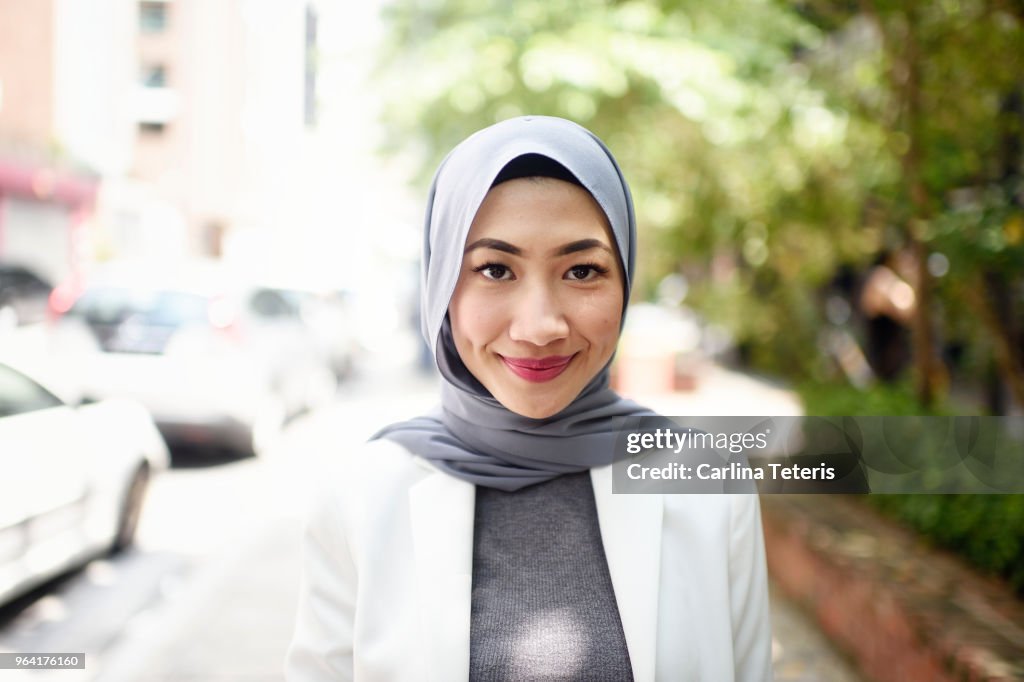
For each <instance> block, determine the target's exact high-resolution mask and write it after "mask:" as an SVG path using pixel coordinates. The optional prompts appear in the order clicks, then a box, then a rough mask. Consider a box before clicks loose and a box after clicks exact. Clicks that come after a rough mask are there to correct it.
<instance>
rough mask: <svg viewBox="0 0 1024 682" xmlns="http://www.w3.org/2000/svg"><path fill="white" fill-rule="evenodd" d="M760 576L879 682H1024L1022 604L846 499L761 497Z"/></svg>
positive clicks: (1004, 589) (1000, 586) (998, 585)
mask: <svg viewBox="0 0 1024 682" xmlns="http://www.w3.org/2000/svg"><path fill="white" fill-rule="evenodd" d="M761 504H762V510H763V517H764V533H765V542H766V545H767V558H768V570H769V572H770V573H771V575H772V578H773V579H774V581H775V582H776V584H778V586H779V587H780V588H782V590H783V591H784V592H785V593H786V594H787V595H788V596H789V597H790V598H792V599H793V600H794V601H796V602H797V603H798V604H800V605H802V606H803V607H804V608H805V609H806V610H807V611H808V612H809V613H811V615H812V616H813V617H814V619H815V620H816V621H817V623H818V624H819V626H820V627H821V629H822V631H823V632H824V633H825V634H826V635H827V636H828V637H829V638H830V639H831V640H832V641H833V642H834V643H835V644H836V646H837V647H839V648H840V649H842V650H843V651H845V652H846V653H847V654H848V655H850V656H851V657H852V658H853V659H854V660H855V661H856V662H857V664H858V666H859V667H860V669H861V671H862V672H863V673H864V674H865V675H867V676H868V677H869V678H870V679H872V680H877V681H878V682H889V681H890V680H891V681H892V682H897V681H899V682H902V681H904V680H934V681H935V682H945V681H950V682H954V681H955V682H961V681H970V682H996V681H1000V682H1002V681H1005V680H1024V603H1022V602H1021V601H1020V600H1019V599H1018V598H1017V597H1016V596H1015V595H1014V594H1013V593H1012V592H1011V591H1010V590H1009V588H1008V587H1006V586H1005V585H1003V584H1001V583H999V582H998V581H995V580H991V579H988V578H985V577H983V576H980V575H978V574H977V573H976V572H975V571H973V570H971V569H970V568H967V567H966V566H965V565H964V564H963V563H961V562H960V560H959V559H957V558H955V557H953V556H951V555H948V554H946V553H943V552H940V551H937V550H934V549H931V548H929V547H927V546H925V545H924V543H923V541H922V540H921V539H920V538H918V537H917V536H915V535H913V534H912V533H910V532H908V531H906V530H905V529H902V528H899V527H897V526H895V525H894V524H892V523H891V522H890V521H888V520H887V519H884V518H882V517H881V516H880V515H878V514H877V513H876V512H875V511H874V510H873V509H870V508H869V507H867V505H865V504H863V503H862V502H859V501H858V498H857V497H855V496H841V495H831V496H825V495H770V496H763V497H762V498H761Z"/></svg>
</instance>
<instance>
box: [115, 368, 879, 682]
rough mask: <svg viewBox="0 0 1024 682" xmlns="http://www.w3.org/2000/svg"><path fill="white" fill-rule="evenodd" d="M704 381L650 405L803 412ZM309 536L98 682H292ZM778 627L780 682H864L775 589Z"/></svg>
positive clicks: (143, 639) (713, 374) (203, 580)
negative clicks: (289, 667) (288, 666)
mask: <svg viewBox="0 0 1024 682" xmlns="http://www.w3.org/2000/svg"><path fill="white" fill-rule="evenodd" d="M400 379H401V375H391V376H388V377H375V379H374V380H373V381H372V382H370V383H372V384H373V385H372V387H368V388H367V391H368V392H369V393H372V394H375V395H378V396H379V395H388V394H389V392H390V391H391V390H393V389H394V386H389V385H387V384H388V383H389V382H390V381H396V380H400ZM704 380H705V381H704V382H703V384H702V385H698V387H697V390H696V391H694V392H691V393H685V394H672V395H668V396H652V397H651V398H652V400H650V401H649V402H648V404H650V405H651V406H653V407H656V408H657V409H662V410H665V412H666V413H668V414H696V413H700V412H701V411H702V413H703V414H719V413H724V414H730V413H738V412H741V411H743V410H749V411H748V414H792V413H793V410H794V409H799V404H798V403H797V402H796V401H795V398H793V396H792V395H791V394H790V393H789V392H787V391H785V390H783V389H780V388H778V387H776V386H772V385H770V384H767V383H764V382H760V381H758V380H756V379H752V378H750V377H747V376H744V375H740V374H736V373H733V372H729V371H727V370H723V369H721V368H714V367H712V368H709V369H708V373H707V374H706V375H704ZM365 381H369V378H367V379H365ZM406 381H408V377H406ZM421 383H422V382H421ZM403 385H406V384H403ZM421 388H422V387H421ZM405 392H406V393H408V391H405ZM346 393H347V395H348V396H349V397H344V396H343V400H345V401H346V405H349V403H348V402H347V401H348V400H352V401H353V402H352V403H351V405H350V406H349V407H345V408H344V409H345V410H347V411H353V412H354V411H360V409H361V408H360V406H359V405H358V404H357V403H355V402H354V401H355V400H357V399H362V400H365V398H362V396H363V395H364V394H363V392H362V390H361V389H360V388H359V387H358V386H356V387H353V388H352V390H349V391H346ZM393 395H403V393H394V394H393ZM738 397H739V398H740V399H738ZM698 408H700V409H699V410H698ZM356 418H357V419H363V418H362V417H358V416H357V417H356ZM367 428H369V426H367ZM268 464H271V465H272V464H274V462H273V461H271V462H268ZM300 533H301V519H299V518H297V517H290V516H282V517H280V518H277V519H276V520H274V521H273V522H272V523H269V524H267V525H266V526H265V527H262V528H260V529H258V530H257V531H254V532H253V533H251V535H249V536H248V537H246V538H245V539H244V540H243V541H241V542H238V543H236V544H235V545H234V546H232V547H229V548H225V550H224V553H223V554H224V557H223V559H222V560H220V561H217V562H215V563H210V564H209V565H208V566H206V567H204V568H202V569H200V570H199V571H198V573H197V574H196V575H195V576H194V577H193V579H192V581H191V584H190V585H188V586H187V587H186V588H184V589H182V590H181V593H182V594H183V595H184V596H181V597H179V598H178V599H176V600H175V601H173V602H170V603H168V604H166V605H165V607H164V609H163V612H162V613H161V614H157V616H156V617H154V618H153V620H152V622H151V623H149V624H148V625H149V626H148V627H146V628H140V629H138V630H136V631H133V633H132V634H131V635H126V639H125V640H124V641H123V642H122V643H121V644H119V645H118V646H117V648H116V650H115V651H112V652H111V655H109V656H108V657H106V659H105V666H104V669H103V671H102V672H101V674H100V675H99V676H98V677H97V678H96V679H97V680H98V681H99V682H199V681H209V682H228V681H231V682H270V681H272V680H273V681H278V680H281V679H283V674H282V668H283V659H284V655H285V651H286V649H287V646H288V642H289V640H290V637H291V630H292V626H293V619H294V613H295V608H296V600H297V595H298V584H299V574H300V566H301V556H300V540H301V538H300ZM772 619H773V630H774V642H773V653H774V658H775V661H776V679H777V680H779V681H780V682H812V681H813V682H858V681H859V680H861V678H860V677H858V676H857V675H856V674H855V673H854V672H853V671H852V668H851V667H850V665H849V664H848V663H847V662H846V661H845V660H844V659H843V658H842V657H841V656H839V655H838V654H837V653H835V651H834V650H833V649H832V647H831V645H830V644H829V643H828V642H827V640H826V639H825V638H824V637H823V636H822V635H821V633H820V631H819V630H818V628H817V626H816V625H815V624H814V623H813V622H812V621H811V620H809V619H808V618H807V617H806V616H805V615H804V614H803V612H802V611H801V610H799V609H798V608H797V607H796V606H795V605H794V604H793V603H792V602H789V601H787V599H786V598H785V597H784V596H783V593H782V592H781V590H778V589H774V586H773V592H772Z"/></svg>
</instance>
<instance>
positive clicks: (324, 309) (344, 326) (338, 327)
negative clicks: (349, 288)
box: [275, 289, 359, 381]
mask: <svg viewBox="0 0 1024 682" xmlns="http://www.w3.org/2000/svg"><path fill="white" fill-rule="evenodd" d="M275 291H277V292H279V293H280V294H281V296H283V297H284V299H285V300H286V301H288V303H289V304H290V305H292V306H293V308H294V310H295V315H296V316H297V317H298V319H300V320H301V321H302V323H303V324H304V325H305V326H306V328H307V329H308V330H309V334H310V335H311V337H312V338H313V340H314V342H315V343H316V344H317V347H318V348H319V349H320V353H321V354H322V355H323V356H324V357H325V358H326V359H327V363H328V365H329V366H330V368H331V370H332V371H333V372H334V376H335V377H336V378H337V380H338V381H341V380H344V379H346V378H347V377H348V376H349V375H351V373H352V372H353V370H354V368H355V363H356V357H357V355H358V354H359V344H358V342H357V341H356V335H355V333H354V331H353V330H354V321H353V313H352V310H351V308H350V306H349V294H348V293H346V292H344V291H310V290H307V289H275Z"/></svg>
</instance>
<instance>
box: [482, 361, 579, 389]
mask: <svg viewBox="0 0 1024 682" xmlns="http://www.w3.org/2000/svg"><path fill="white" fill-rule="evenodd" d="M499 357H500V358H501V359H502V360H503V361H504V362H505V365H507V366H508V368H509V369H510V370H512V371H513V372H514V373H515V375H516V376H518V377H522V378H523V379H526V380H527V381H533V382H537V383H540V382H544V381H551V380H552V379H554V378H555V377H557V376H558V375H559V374H561V373H562V372H564V371H565V368H566V367H568V366H569V363H570V362H571V361H572V359H573V358H574V357H576V355H575V354H573V355H549V356H548V357H546V358H508V357H505V356H504V355H500V356H499Z"/></svg>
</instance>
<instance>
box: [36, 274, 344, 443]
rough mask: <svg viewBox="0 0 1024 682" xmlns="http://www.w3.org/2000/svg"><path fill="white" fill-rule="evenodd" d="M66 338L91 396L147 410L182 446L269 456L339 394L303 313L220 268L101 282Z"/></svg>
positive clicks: (76, 311) (84, 298)
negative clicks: (284, 434)
mask: <svg viewBox="0 0 1024 682" xmlns="http://www.w3.org/2000/svg"><path fill="white" fill-rule="evenodd" d="M55 336H56V338H57V339H58V340H59V341H58V346H60V347H62V348H63V349H64V350H65V351H66V352H67V353H69V354H70V355H66V356H65V357H67V359H68V361H69V363H70V364H71V365H72V366H73V367H74V369H75V371H76V372H77V374H78V377H77V380H78V381H79V382H80V385H81V387H82V390H83V392H84V393H85V394H86V395H90V396H94V397H97V398H106V397H116V396H124V397H128V398H132V399H135V400H138V401H139V402H140V403H142V404H143V405H145V406H146V408H147V409H148V410H149V412H150V413H151V414H152V415H153V419H154V420H155V421H156V424H157V427H158V428H159V429H160V432H161V433H162V434H163V435H164V438H165V439H166V440H167V442H168V443H169V444H170V445H171V446H172V447H175V446H177V445H187V446H201V447H207V448H226V449H230V450H233V451H236V452H240V453H243V454H254V453H255V454H259V453H261V452H262V451H264V450H265V449H266V447H267V445H268V444H269V443H271V442H273V439H274V438H275V437H276V434H277V433H278V432H279V431H280V428H281V426H282V424H283V423H284V422H285V420H286V419H287V418H288V417H290V416H292V415H295V414H298V413H300V412H302V411H304V410H306V409H309V408H312V407H317V406H319V405H321V404H323V403H324V402H326V401H327V400H329V399H331V398H332V397H333V395H334V392H335V390H336V389H337V379H336V378H335V377H334V374H333V373H332V372H331V368H330V365H329V363H328V360H327V358H326V357H324V353H323V352H322V349H321V348H320V347H319V346H318V345H317V341H316V339H315V338H314V337H313V335H312V334H311V332H310V330H309V329H308V328H307V327H306V326H305V325H304V324H303V322H302V320H301V319H300V316H299V312H298V310H297V309H296V307H295V306H294V305H293V304H292V303H291V302H289V301H288V300H287V299H286V297H285V296H284V295H283V294H282V293H281V292H279V291H277V290H275V289H271V288H267V287H259V286H252V285H245V284H241V283H239V282H238V281H236V280H234V279H232V278H230V277H227V276H226V274H225V273H223V272H220V271H218V269H217V268H216V267H213V268H212V269H210V268H206V269H199V270H195V271H191V270H190V271H180V272H170V273H163V274H161V275H160V276H156V275H155V274H154V273H146V274H143V275H139V274H133V275H131V276H125V275H123V274H122V273H114V274H109V273H108V274H106V275H105V276H102V277H100V276H96V277H94V278H93V279H91V280H90V283H89V284H88V285H87V286H86V287H85V288H84V290H83V291H82V292H81V293H80V295H79V296H78V297H77V299H76V300H75V302H74V304H73V306H72V307H70V309H69V310H68V311H67V312H66V313H65V314H64V315H63V316H62V317H61V318H60V320H59V321H58V323H57V325H56V328H55ZM70 336H74V337H75V338H76V339H77V340H76V341H74V342H68V337H70Z"/></svg>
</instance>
